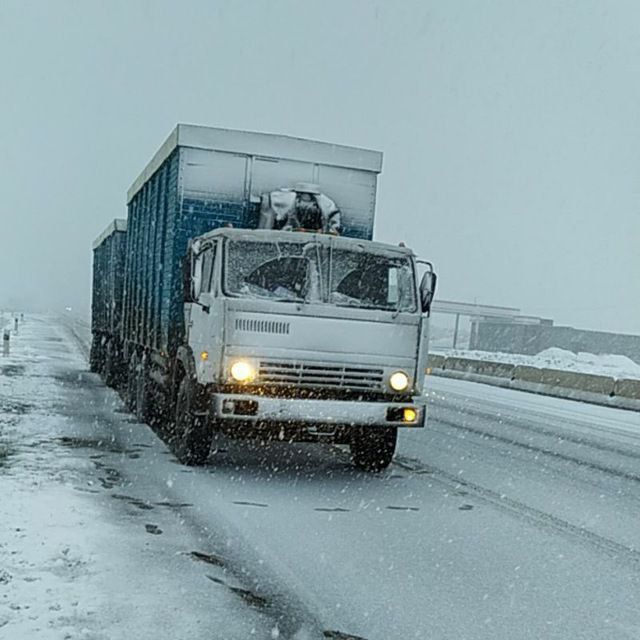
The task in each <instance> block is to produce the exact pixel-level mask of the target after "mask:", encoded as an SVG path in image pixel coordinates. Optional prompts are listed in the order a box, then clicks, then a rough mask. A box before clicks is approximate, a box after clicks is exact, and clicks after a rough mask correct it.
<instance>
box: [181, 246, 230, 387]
mask: <svg viewBox="0 0 640 640" xmlns="http://www.w3.org/2000/svg"><path fill="white" fill-rule="evenodd" d="M217 254H218V245H217V243H215V242H214V243H212V244H210V245H208V246H206V247H204V248H203V249H202V250H201V251H200V252H199V253H198V254H197V255H196V256H194V258H193V265H192V284H193V296H194V302H193V303H192V304H191V313H190V318H189V324H188V331H189V336H188V343H189V346H190V347H191V349H192V351H193V355H194V358H195V360H196V373H197V376H198V382H200V383H207V382H213V381H214V379H215V376H216V374H217V372H218V370H219V366H218V365H219V360H220V353H219V352H220V351H221V347H222V333H221V331H222V309H221V300H220V297H219V296H217V295H216V293H217V286H216V284H217V278H216V274H217V272H218V269H217V260H216V258H217Z"/></svg>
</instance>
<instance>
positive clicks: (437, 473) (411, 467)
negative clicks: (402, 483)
mask: <svg viewBox="0 0 640 640" xmlns="http://www.w3.org/2000/svg"><path fill="white" fill-rule="evenodd" d="M393 464H394V465H396V466H398V467H400V468H401V469H405V470H406V471H410V472H413V473H414V474H416V475H427V476H428V477H429V479H432V480H435V481H437V482H440V483H441V484H444V485H445V486H447V487H451V486H453V488H454V489H455V490H459V489H460V488H464V490H465V491H468V492H469V493H470V494H473V495H475V496H476V497H477V498H479V499H481V500H484V501H485V502H488V503H490V504H491V505H493V506H495V507H498V508H499V509H500V510H502V511H505V512H507V513H509V514H511V515H515V516H516V517H518V518H521V519H523V520H527V521H528V522H530V523H532V524H534V525H538V526H543V527H545V528H550V529H553V530H555V531H558V532H560V533H563V534H565V535H570V536H572V537H575V538H578V539H580V540H581V541H582V542H585V543H588V544H591V545H592V546H595V547H597V548H598V549H600V550H602V551H605V552H606V553H608V554H609V555H610V556H612V557H613V558H615V559H617V560H627V561H630V562H633V563H634V564H636V565H638V566H640V550H638V549H636V548H634V547H630V546H627V545H625V544H622V543H620V542H616V541H615V540H612V539H611V538H607V537H605V536H601V535H599V534H597V533H595V532H593V531H591V530H589V529H585V528H584V527H579V526H577V525H575V524H571V523H570V522H568V521H567V520H563V519H562V518H559V517H557V516H554V515H552V514H550V513H547V512H545V511H542V510H540V509H536V508H535V507H530V506H528V505H527V504H525V503H524V502H520V501H518V500H513V499H512V498H507V497H506V496H505V495H503V494H500V493H498V492H497V491H493V490H492V489H488V488H487V487H483V486H481V485H479V484H476V483H475V482H470V481H468V480H462V479H461V478H460V477H459V476H456V475H454V474H452V473H448V472H447V471H444V470H442V469H439V468H437V467H433V466H431V465H426V464H424V463H423V462H421V461H420V460H417V459H414V458H409V457H407V456H396V458H395V459H394V461H393Z"/></svg>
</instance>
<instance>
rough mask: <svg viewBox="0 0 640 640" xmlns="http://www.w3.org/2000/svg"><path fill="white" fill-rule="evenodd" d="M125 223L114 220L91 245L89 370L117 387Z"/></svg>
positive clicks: (119, 368) (120, 219) (119, 365)
mask: <svg viewBox="0 0 640 640" xmlns="http://www.w3.org/2000/svg"><path fill="white" fill-rule="evenodd" d="M126 234H127V221H126V220H125V219H123V218H116V219H115V220H114V221H113V222H111V224H109V226H108V227H107V228H106V229H105V230H104V231H103V232H102V233H101V234H100V235H99V236H98V237H97V238H96V240H95V242H94V243H93V286H92V297H91V334H92V341H91V352H90V357H89V366H90V369H91V371H95V372H97V373H101V374H102V375H104V377H105V380H106V381H107V384H110V385H112V384H116V383H117V382H118V375H119V372H120V370H121V360H122V354H121V352H120V349H121V341H120V333H121V329H122V327H121V321H122V299H123V296H122V294H123V291H124V280H123V278H122V274H123V273H124V266H125V249H126V237H127V236H126Z"/></svg>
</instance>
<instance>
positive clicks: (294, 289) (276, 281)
mask: <svg viewBox="0 0 640 640" xmlns="http://www.w3.org/2000/svg"><path fill="white" fill-rule="evenodd" d="M308 269H309V261H308V260H307V259H306V258H297V257H290V258H276V259H275V260H270V261H269V262H266V263H264V264H261V265H260V266H259V267H258V268H257V269H255V270H254V271H253V272H252V273H250V274H249V275H248V276H247V277H246V279H245V283H246V285H247V286H248V287H249V288H253V287H255V288H257V289H258V290H259V291H262V292H264V293H269V294H273V295H275V296H277V297H279V298H288V297H290V298H293V299H300V298H304V296H305V293H306V287H307V273H308Z"/></svg>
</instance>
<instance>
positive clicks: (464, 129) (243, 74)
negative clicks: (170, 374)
mask: <svg viewBox="0 0 640 640" xmlns="http://www.w3.org/2000/svg"><path fill="white" fill-rule="evenodd" d="M639 77H640V5H639V4H638V3H637V2H622V1H616V2H609V1H605V0H602V1H601V2H589V1H587V0H578V1H575V2H570V1H568V0H565V1H564V2H548V1H547V2H541V1H540V0H536V1H535V2H534V1H533V0H532V1H530V2H514V1H513V0H505V1H497V0H495V1H489V0H485V1H482V2H472V1H466V2H462V1H459V2H452V1H451V0H442V1H439V2H427V1H425V0H420V1H418V2H408V1H407V2H399V1H394V2H373V1H371V2H366V1H361V2H347V1H345V0H339V1H336V2H327V1H326V0H323V1H321V2H300V1H298V2H281V1H273V0H270V1H246V2H242V1H235V2H222V1H213V0H203V1H195V0H192V1H183V2H160V1H158V0H153V1H151V0H150V1H148V2H142V1H135V0H126V1H109V2H107V1H104V2H94V1H89V0H85V1H80V0H76V1H74V2H66V1H63V0H59V1H55V0H43V1H41V2H27V1H25V0H0V82H1V83H2V85H1V86H2V93H1V96H2V97H1V100H0V193H1V199H0V220H1V223H2V226H1V227H0V273H1V274H2V277H1V280H0V283H1V284H0V306H2V305H20V306H23V307H34V306H35V307H50V308H60V307H62V306H66V305H70V306H73V307H74V308H76V309H78V310H80V311H84V312H88V306H89V295H90V254H91V243H92V241H93V239H94V237H95V236H96V235H98V233H99V232H100V231H102V229H103V228H104V227H105V226H106V225H107V224H108V223H109V221H110V220H111V219H112V218H114V217H122V216H124V215H125V213H126V209H125V193H126V190H127V188H128V187H129V186H130V184H131V182H132V181H133V180H134V179H135V177H136V176H137V175H138V173H139V172H140V170H141V169H142V168H143V167H144V165H145V164H146V163H147V161H148V160H149V159H150V158H151V156H152V155H153V153H154V152H155V151H156V149H157V148H158V146H159V145H160V144H161V142H162V141H163V140H164V139H165V137H166V136H167V135H168V133H169V132H170V131H171V129H172V128H173V127H174V126H175V124H176V123H177V122H187V123H196V124H206V125H213V126H221V127H229V128H237V129H249V130H256V131H267V132H274V133H283V134H290V135H296V136H302V137H310V138H316V139H320V140H327V141H331V142H337V143H342V144H350V145H356V146H364V147H369V148H373V149H379V150H381V151H383V152H384V154H385V157H384V168H383V174H382V176H381V179H380V182H379V189H378V212H377V219H376V231H375V235H376V238H377V239H378V240H383V241H389V242H397V241H400V240H404V241H406V242H407V243H408V244H409V245H410V246H412V247H413V248H414V249H415V251H416V252H417V253H419V254H420V255H422V256H423V257H428V258H430V259H432V260H433V261H434V262H435V263H436V265H437V270H438V272H439V275H440V290H439V294H440V296H441V297H443V298H446V299H454V300H461V301H469V302H473V301H474V300H476V301H478V302H482V303H488V304H498V305H507V306H515V307H519V308H521V309H522V311H523V313H526V314H537V315H543V316H545V317H551V318H553V319H554V320H555V321H556V323H558V324H571V325H574V326H578V327H584V328H595V329H605V330H613V331H623V332H629V333H640V82H639V81H638V78H639Z"/></svg>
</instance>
